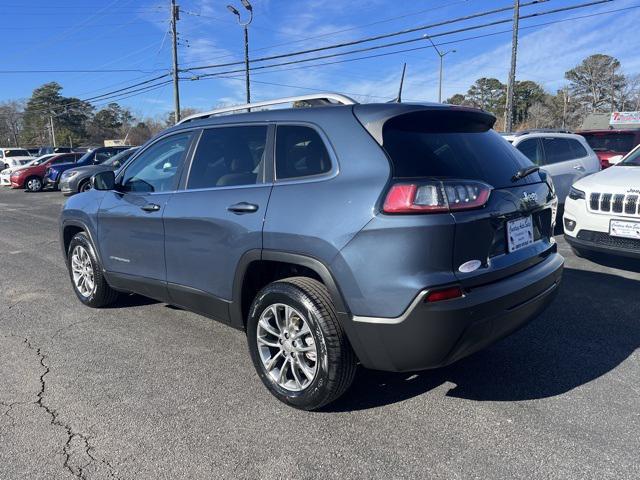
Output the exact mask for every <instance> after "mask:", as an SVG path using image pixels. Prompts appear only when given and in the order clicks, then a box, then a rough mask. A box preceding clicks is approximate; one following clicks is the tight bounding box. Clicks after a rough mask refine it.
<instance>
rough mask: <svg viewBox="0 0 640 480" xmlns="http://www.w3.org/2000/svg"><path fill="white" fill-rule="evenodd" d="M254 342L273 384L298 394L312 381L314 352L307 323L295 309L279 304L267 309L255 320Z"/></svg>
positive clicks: (312, 340) (314, 348)
mask: <svg viewBox="0 0 640 480" xmlns="http://www.w3.org/2000/svg"><path fill="white" fill-rule="evenodd" d="M256 342H257V344H258V352H259V355H260V360H261V361H262V366H263V367H264V370H265V372H266V373H267V374H268V375H269V377H270V378H271V380H272V381H273V382H274V383H275V384H277V385H278V386H280V387H282V388H284V389H286V390H289V391H293V392H299V391H301V390H304V389H305V388H307V387H308V386H309V385H310V384H311V382H313V379H314V378H315V376H316V370H317V363H318V352H317V349H316V343H315V340H314V338H313V335H312V333H311V329H310V328H309V322H308V320H307V319H306V318H305V316H304V315H302V314H301V313H300V312H299V311H298V310H296V309H295V308H293V307H290V306H289V305H285V304H282V303H276V304H273V305H270V306H268V307H267V308H266V309H265V310H264V311H263V312H262V315H260V319H259V320H258V327H257V336H256Z"/></svg>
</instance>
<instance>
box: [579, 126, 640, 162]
mask: <svg viewBox="0 0 640 480" xmlns="http://www.w3.org/2000/svg"><path fill="white" fill-rule="evenodd" d="M580 135H582V136H583V137H584V138H585V140H586V141H587V143H588V144H589V146H590V147H591V149H592V150H593V151H594V152H596V155H597V156H598V158H599V159H600V162H601V164H602V167H603V168H607V167H609V166H611V165H610V163H609V159H610V158H611V157H613V156H616V155H626V154H627V153H629V152H630V151H631V150H633V148H634V147H635V146H636V144H637V140H636V135H635V133H634V132H625V131H616V130H610V131H606V132H580Z"/></svg>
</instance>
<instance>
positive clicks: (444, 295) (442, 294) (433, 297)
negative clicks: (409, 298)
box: [424, 287, 463, 303]
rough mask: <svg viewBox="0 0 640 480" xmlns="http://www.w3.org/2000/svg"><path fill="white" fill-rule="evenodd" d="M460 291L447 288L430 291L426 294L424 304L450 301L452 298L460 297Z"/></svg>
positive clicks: (459, 289)
mask: <svg viewBox="0 0 640 480" xmlns="http://www.w3.org/2000/svg"><path fill="white" fill-rule="evenodd" d="M462 295H463V293H462V289H461V288H460V287H448V288H443V289H441V290H432V291H430V292H429V293H427V296H426V297H425V299H424V301H425V302H430V303H433V302H441V301H442V300H451V299H452V298H460V297H462Z"/></svg>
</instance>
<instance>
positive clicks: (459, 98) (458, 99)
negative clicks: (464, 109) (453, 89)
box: [446, 93, 467, 105]
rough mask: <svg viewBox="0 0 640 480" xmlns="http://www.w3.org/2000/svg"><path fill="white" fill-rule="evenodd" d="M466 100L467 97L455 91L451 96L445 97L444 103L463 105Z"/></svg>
mask: <svg viewBox="0 0 640 480" xmlns="http://www.w3.org/2000/svg"><path fill="white" fill-rule="evenodd" d="M466 101H467V98H466V97H465V96H464V95H463V94H461V93H456V94H455V95H454V96H452V97H451V98H447V101H446V103H448V104H449V105H464V104H465V103H466Z"/></svg>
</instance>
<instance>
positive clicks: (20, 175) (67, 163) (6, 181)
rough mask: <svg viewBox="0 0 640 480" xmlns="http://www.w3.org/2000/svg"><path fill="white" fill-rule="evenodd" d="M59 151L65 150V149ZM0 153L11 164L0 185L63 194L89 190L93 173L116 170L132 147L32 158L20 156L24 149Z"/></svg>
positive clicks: (94, 149)
mask: <svg viewBox="0 0 640 480" xmlns="http://www.w3.org/2000/svg"><path fill="white" fill-rule="evenodd" d="M60 149H62V150H67V148H66V147H59V148H58V150H60ZM3 150H6V151H5V152H3V155H4V158H5V159H7V160H12V163H11V166H9V167H7V168H5V169H4V170H2V171H1V172H0V185H3V186H11V187H12V188H22V189H25V190H28V191H30V192H39V191H41V190H43V189H53V190H59V189H60V190H62V191H63V193H64V194H66V195H73V194H74V193H78V192H83V191H86V190H88V189H89V188H91V183H90V181H89V180H90V178H91V176H92V175H93V174H94V173H96V172H98V171H103V170H109V169H112V170H116V169H117V168H118V167H119V166H120V165H121V164H122V163H124V162H125V161H126V159H128V158H129V156H131V155H132V154H133V153H134V152H135V148H132V147H130V146H118V147H98V148H93V149H90V150H88V151H87V152H84V153H83V152H65V151H63V152H59V151H58V152H55V153H46V154H44V155H41V156H39V157H37V158H32V157H28V156H26V157H25V156H24V155H22V153H23V152H26V150H21V149H3ZM18 154H20V155H18ZM14 159H15V160H16V161H15V162H13V160H14Z"/></svg>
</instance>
